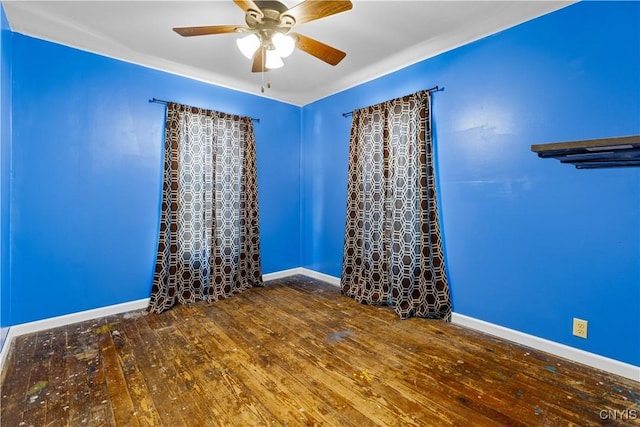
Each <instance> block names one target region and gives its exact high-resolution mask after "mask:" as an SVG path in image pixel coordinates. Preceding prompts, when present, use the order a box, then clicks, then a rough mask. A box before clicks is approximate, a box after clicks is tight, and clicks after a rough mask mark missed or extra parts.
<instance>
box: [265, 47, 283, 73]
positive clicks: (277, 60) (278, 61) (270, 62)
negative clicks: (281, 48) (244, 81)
mask: <svg viewBox="0 0 640 427" xmlns="http://www.w3.org/2000/svg"><path fill="white" fill-rule="evenodd" d="M264 66H265V68H268V69H270V70H273V69H276V68H281V67H283V66H284V62H282V58H281V57H280V55H278V52H277V51H275V50H267V60H266V61H265V63H264Z"/></svg>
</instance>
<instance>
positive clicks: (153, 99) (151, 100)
mask: <svg viewBox="0 0 640 427" xmlns="http://www.w3.org/2000/svg"><path fill="white" fill-rule="evenodd" d="M149 102H153V103H155V104H163V105H167V104H168V103H169V102H170V101H165V100H164V99H158V98H151V99H150V100H149ZM250 119H251V120H253V121H254V122H256V123H260V119H256V118H253V117H250Z"/></svg>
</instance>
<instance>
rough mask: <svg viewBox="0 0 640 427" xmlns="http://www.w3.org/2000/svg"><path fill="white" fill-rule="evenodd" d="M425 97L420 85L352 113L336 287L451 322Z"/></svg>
mask: <svg viewBox="0 0 640 427" xmlns="http://www.w3.org/2000/svg"><path fill="white" fill-rule="evenodd" d="M430 101H431V94H430V92H429V91H420V92H417V93H415V94H413V95H409V96H405V97H402V98H398V99H394V100H390V101H387V102H383V103H381V104H377V105H373V106H370V107H366V108H362V109H359V110H355V111H354V112H353V118H352V126H351V135H350V145H349V169H348V188H347V218H346V227H345V242H344V254H343V265H342V278H341V289H342V293H343V294H345V295H348V296H350V297H352V298H354V299H355V300H357V301H359V302H361V303H365V304H376V305H390V306H392V307H393V308H394V310H395V311H396V313H397V314H398V315H399V316H400V317H401V318H403V319H405V318H408V317H413V316H418V317H428V318H438V319H444V320H446V321H449V320H450V318H451V298H450V293H449V285H448V281H447V276H446V268H445V262H444V254H443V250H442V239H441V234H440V224H439V219H438V204H437V201H436V183H435V174H434V168H433V144H432V135H431V108H430V107H431V105H430Z"/></svg>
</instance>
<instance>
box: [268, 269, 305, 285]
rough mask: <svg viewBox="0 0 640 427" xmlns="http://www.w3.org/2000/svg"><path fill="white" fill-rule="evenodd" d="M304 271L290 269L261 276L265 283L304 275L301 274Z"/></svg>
mask: <svg viewBox="0 0 640 427" xmlns="http://www.w3.org/2000/svg"><path fill="white" fill-rule="evenodd" d="M302 270H304V269H303V268H301V267H296V268H290V269H288V270H280V271H276V272H274V273H267V274H263V275H262V280H263V281H265V282H267V281H269V280H276V279H282V278H283V277H289V276H295V275H296V274H304V273H302Z"/></svg>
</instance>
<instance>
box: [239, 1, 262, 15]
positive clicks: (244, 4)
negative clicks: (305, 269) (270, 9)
mask: <svg viewBox="0 0 640 427" xmlns="http://www.w3.org/2000/svg"><path fill="white" fill-rule="evenodd" d="M233 2H234V3H235V4H237V5H238V7H239V8H240V9H242V10H244V11H245V12H246V11H247V10H249V9H251V10H255V11H256V12H260V13H262V11H261V10H260V8H259V7H258V5H257V4H255V2H253V1H252V0H246V1H242V0H233Z"/></svg>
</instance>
